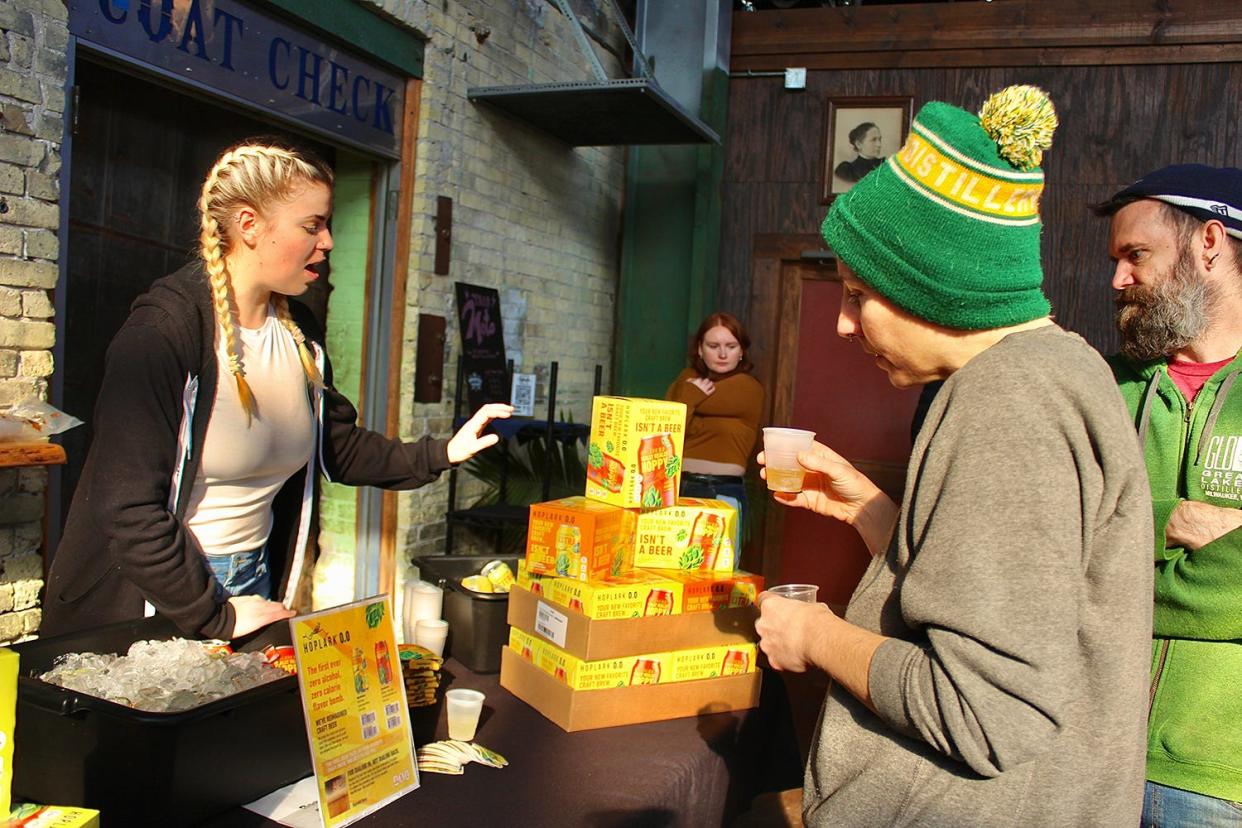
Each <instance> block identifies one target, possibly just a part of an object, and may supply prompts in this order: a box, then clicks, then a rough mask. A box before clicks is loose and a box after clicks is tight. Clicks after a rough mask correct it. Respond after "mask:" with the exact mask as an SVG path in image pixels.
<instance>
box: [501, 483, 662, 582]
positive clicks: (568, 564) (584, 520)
mask: <svg viewBox="0 0 1242 828" xmlns="http://www.w3.org/2000/svg"><path fill="white" fill-rule="evenodd" d="M637 517H638V515H637V513H636V512H631V511H627V510H626V509H621V508H618V507H615V506H609V505H607V504H605V503H597V502H595V501H592V500H587V499H586V498H585V497H581V496H576V497H566V498H562V499H561V500H550V501H548V502H546V503H535V504H533V505H532V506H531V507H530V519H529V521H528V522H527V527H526V567H525V568H526V571H527V572H529V573H531V574H535V575H559V576H561V577H567V578H576V579H578V580H580V581H586V580H591V579H596V578H602V577H604V576H606V575H610V574H613V573H618V572H626V571H628V570H630V569H633V567H634V528H635V526H636V525H637Z"/></svg>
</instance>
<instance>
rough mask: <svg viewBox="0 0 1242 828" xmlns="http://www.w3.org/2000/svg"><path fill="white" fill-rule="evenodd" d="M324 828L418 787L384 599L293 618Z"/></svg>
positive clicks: (390, 619)
mask: <svg viewBox="0 0 1242 828" xmlns="http://www.w3.org/2000/svg"><path fill="white" fill-rule="evenodd" d="M289 627H290V629H291V630H292V633H293V644H294V647H295V648H296V652H297V662H298V687H299V688H300V690H301V693H302V710H303V714H304V716H305V718H306V733H307V738H308V739H309V741H310V748H311V758H312V763H313V765H314V769H315V780H316V785H317V787H318V790H319V810H320V813H321V814H322V815H323V824H324V828H336V826H342V825H349V824H350V823H352V822H354V821H356V820H358V819H359V818H361V817H363V816H366V815H367V814H369V813H371V812H373V811H375V810H377V809H379V808H381V807H383V806H384V805H386V804H388V803H389V802H391V801H393V800H394V799H397V798H398V797H400V796H402V795H403V794H406V793H409V792H410V791H412V790H413V789H415V788H417V787H418V769H417V767H416V764H415V758H414V748H413V742H412V741H411V735H410V717H409V707H408V706H407V705H406V700H405V685H404V682H403V681H402V679H401V665H400V664H399V663H398V658H397V643H396V636H395V634H394V631H393V617H392V603H391V601H390V599H389V598H388V597H387V596H376V597H374V598H367V599H364V600H362V601H358V602H355V603H352V604H345V605H343V606H340V607H334V608H333V609H328V610H323V611H322V612H316V613H312V614H310V615H303V616H299V617H298V618H294V619H292V620H290V621H289Z"/></svg>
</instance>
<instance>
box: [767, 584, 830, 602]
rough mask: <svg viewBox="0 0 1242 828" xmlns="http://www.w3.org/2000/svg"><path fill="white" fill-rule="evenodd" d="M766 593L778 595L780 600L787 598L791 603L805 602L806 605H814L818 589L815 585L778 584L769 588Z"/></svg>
mask: <svg viewBox="0 0 1242 828" xmlns="http://www.w3.org/2000/svg"><path fill="white" fill-rule="evenodd" d="M768 592H770V593H772V594H773V595H779V596H781V597H782V598H788V599H789V600H791V601H805V602H806V603H808V604H814V603H815V599H816V598H817V597H818V596H819V587H818V586H816V585H815V584H779V585H777V586H774V587H770V588H769V589H768Z"/></svg>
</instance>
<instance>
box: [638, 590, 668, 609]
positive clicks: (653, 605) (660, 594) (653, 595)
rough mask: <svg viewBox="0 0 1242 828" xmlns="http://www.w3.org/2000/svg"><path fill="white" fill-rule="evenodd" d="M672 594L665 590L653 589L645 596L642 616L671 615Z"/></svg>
mask: <svg viewBox="0 0 1242 828" xmlns="http://www.w3.org/2000/svg"><path fill="white" fill-rule="evenodd" d="M672 614H673V593H672V592H670V591H669V590H667V589H653V590H651V592H650V593H649V594H648V595H647V603H646V605H645V606H644V607H643V615H672Z"/></svg>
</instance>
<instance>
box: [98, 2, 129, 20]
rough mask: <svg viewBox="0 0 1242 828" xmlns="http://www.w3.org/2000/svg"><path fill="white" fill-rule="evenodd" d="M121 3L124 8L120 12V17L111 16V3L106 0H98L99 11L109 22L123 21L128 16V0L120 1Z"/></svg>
mask: <svg viewBox="0 0 1242 828" xmlns="http://www.w3.org/2000/svg"><path fill="white" fill-rule="evenodd" d="M121 5H122V6H123V7H124V9H125V10H124V11H122V12H121V16H120V17H113V16H112V4H111V3H109V2H108V0H99V13H100V14H102V15H103V16H104V20H107V21H108V22H109V23H124V22H125V18H126V17H128V16H129V2H128V0H126V2H124V3H122V4H121Z"/></svg>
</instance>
